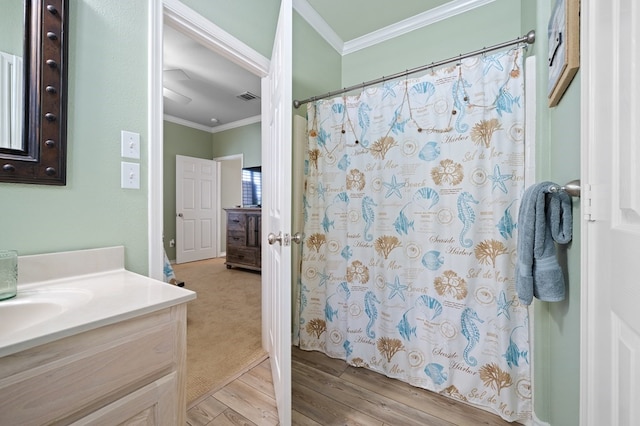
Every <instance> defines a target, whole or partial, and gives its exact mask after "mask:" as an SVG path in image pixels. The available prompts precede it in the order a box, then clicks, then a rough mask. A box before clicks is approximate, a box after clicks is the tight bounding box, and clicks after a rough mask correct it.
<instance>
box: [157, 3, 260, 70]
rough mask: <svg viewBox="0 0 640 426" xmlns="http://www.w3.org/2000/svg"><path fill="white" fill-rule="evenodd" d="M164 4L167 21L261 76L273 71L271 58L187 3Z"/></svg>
mask: <svg viewBox="0 0 640 426" xmlns="http://www.w3.org/2000/svg"><path fill="white" fill-rule="evenodd" d="M163 5H164V21H165V23H166V24H168V25H170V26H171V27H173V28H175V29H176V30H178V31H180V32H182V33H184V34H186V35H188V36H189V37H191V38H192V39H194V40H196V41H198V42H200V43H201V44H203V45H204V46H206V47H208V48H209V49H211V50H213V51H215V52H217V53H218V54H220V55H222V56H224V57H225V58H227V59H229V60H230V61H231V62H233V63H235V64H237V65H240V66H241V67H244V68H245V69H247V70H248V71H250V72H252V73H254V74H255V75H257V76H259V77H265V76H267V75H268V74H269V63H270V60H269V59H267V58H266V57H264V56H262V55H261V54H260V53H258V52H256V51H255V50H253V49H252V48H251V47H249V46H248V45H246V44H245V43H243V42H241V41H240V40H238V39H236V38H235V37H234V36H232V35H231V34H229V33H228V32H226V31H225V30H223V29H222V28H220V27H219V26H217V25H216V24H214V23H213V22H211V21H209V20H208V19H206V18H205V17H203V16H202V15H200V14H199V13H197V12H195V11H194V10H193V9H190V8H189V7H187V6H185V5H184V4H183V3H182V2H181V1H180V0H164V2H163Z"/></svg>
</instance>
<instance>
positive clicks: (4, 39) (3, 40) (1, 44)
mask: <svg viewBox="0 0 640 426" xmlns="http://www.w3.org/2000/svg"><path fill="white" fill-rule="evenodd" d="M0 28H2V31H1V34H2V35H1V36H0V52H5V53H9V54H11V55H17V56H22V44H23V32H24V6H23V1H22V0H12V1H4V2H3V3H2V13H0Z"/></svg>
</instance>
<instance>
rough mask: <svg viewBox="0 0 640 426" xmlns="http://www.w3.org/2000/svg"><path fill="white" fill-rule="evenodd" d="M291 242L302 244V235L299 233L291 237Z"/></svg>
mask: <svg viewBox="0 0 640 426" xmlns="http://www.w3.org/2000/svg"><path fill="white" fill-rule="evenodd" d="M291 241H293V242H294V243H298V244H300V243H301V242H302V234H301V233H299V232H296V233H295V234H293V235H292V236H291Z"/></svg>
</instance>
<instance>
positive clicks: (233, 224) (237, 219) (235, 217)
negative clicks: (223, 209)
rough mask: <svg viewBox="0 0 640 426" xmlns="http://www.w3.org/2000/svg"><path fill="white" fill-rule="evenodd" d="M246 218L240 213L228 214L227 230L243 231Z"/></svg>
mask: <svg viewBox="0 0 640 426" xmlns="http://www.w3.org/2000/svg"><path fill="white" fill-rule="evenodd" d="M246 218H247V216H246V215H244V214H241V213H229V214H228V215H227V230H229V231H245V227H246V225H247V221H246Z"/></svg>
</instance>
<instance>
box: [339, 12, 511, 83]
mask: <svg viewBox="0 0 640 426" xmlns="http://www.w3.org/2000/svg"><path fill="white" fill-rule="evenodd" d="M381 13H384V12H383V11H381ZM520 31H521V29H520V1H513V0H496V1H494V2H492V3H489V4H488V5H486V6H483V7H480V8H476V9H473V10H471V11H469V12H466V13H463V14H461V15H457V16H454V17H452V18H449V19H447V20H445V21H440V22H436V23H434V24H432V25H428V26H426V27H424V28H421V29H418V30H415V31H412V32H410V33H407V34H404V35H402V36H399V37H396V38H393V39H391V40H388V41H385V42H383V43H378V44H376V45H374V46H371V47H368V48H366V49H362V50H359V51H357V52H354V53H351V54H349V55H346V56H345V57H344V58H343V61H342V85H343V86H351V85H353V84H358V83H360V82H363V81H367V80H372V79H376V78H378V77H381V76H384V75H391V74H395V73H398V72H401V71H404V70H406V69H411V68H415V67H418V66H421V65H425V64H428V63H430V62H435V61H439V60H442V59H446V58H449V57H452V56H455V55H459V54H461V53H465V52H469V51H473V50H477V49H479V48H482V47H484V46H489V45H492V44H495V43H502V42H503V41H505V40H510V39H514V38H516V37H518V36H520V35H521V34H520Z"/></svg>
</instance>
